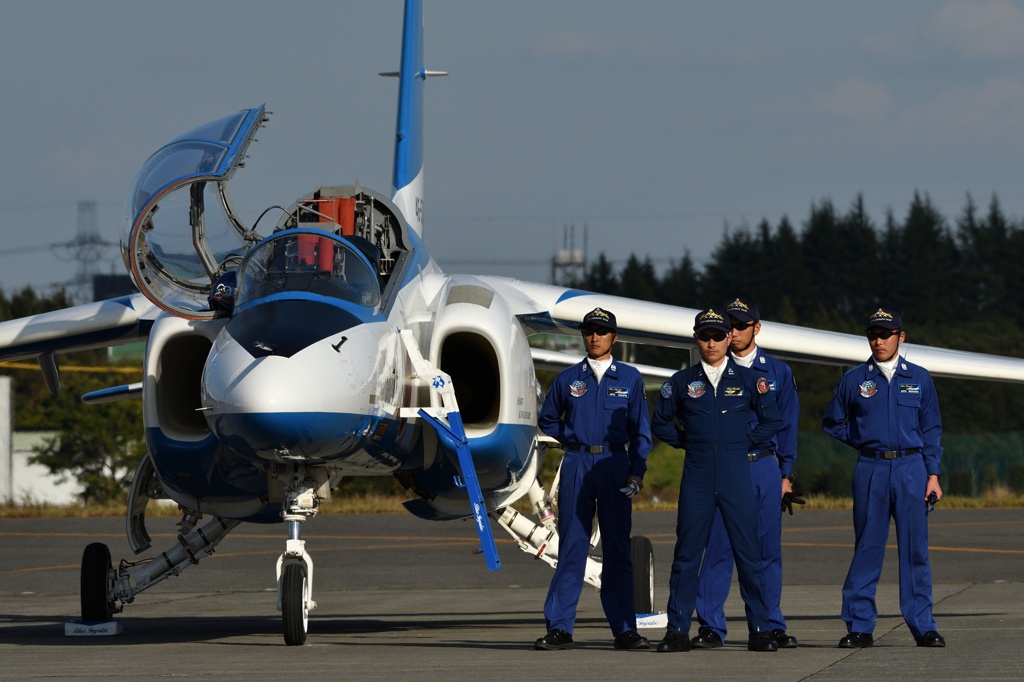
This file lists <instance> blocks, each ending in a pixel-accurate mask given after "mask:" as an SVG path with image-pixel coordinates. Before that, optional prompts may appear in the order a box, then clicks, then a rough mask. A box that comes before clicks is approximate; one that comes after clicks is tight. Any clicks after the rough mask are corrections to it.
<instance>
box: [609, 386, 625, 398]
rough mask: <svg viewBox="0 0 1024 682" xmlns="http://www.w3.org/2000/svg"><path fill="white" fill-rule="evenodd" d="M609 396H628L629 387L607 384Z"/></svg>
mask: <svg viewBox="0 0 1024 682" xmlns="http://www.w3.org/2000/svg"><path fill="white" fill-rule="evenodd" d="M608 397H609V398H629V389H628V388H626V387H625V386H609V387H608Z"/></svg>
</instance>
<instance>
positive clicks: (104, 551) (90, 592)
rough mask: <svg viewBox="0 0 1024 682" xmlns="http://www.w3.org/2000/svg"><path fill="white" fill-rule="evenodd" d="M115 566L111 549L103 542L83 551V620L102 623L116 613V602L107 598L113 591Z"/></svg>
mask: <svg viewBox="0 0 1024 682" xmlns="http://www.w3.org/2000/svg"><path fill="white" fill-rule="evenodd" d="M113 587H114V567H113V566H112V565H111V563H110V549H108V548H107V546H106V545H104V544H103V543H102V542H94V543H92V544H91V545H88V546H87V547H86V548H85V551H84V552H83V553H82V582H81V597H82V621H83V622H85V623H102V622H105V621H108V620H110V618H111V617H112V616H113V615H114V602H113V601H110V600H108V599H107V595H109V594H112V593H113Z"/></svg>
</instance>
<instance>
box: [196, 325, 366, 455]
mask: <svg viewBox="0 0 1024 682" xmlns="http://www.w3.org/2000/svg"><path fill="white" fill-rule="evenodd" d="M323 345H325V346H327V345H329V344H327V343H326V342H325V343H324V344H323ZM327 352H328V353H330V354H331V355H325V354H324V353H323V352H322V351H318V350H317V349H310V350H309V351H308V352H306V353H300V354H296V355H294V356H292V357H279V356H273V355H271V356H267V357H261V358H253V357H252V356H251V355H250V354H249V353H247V352H245V351H244V350H242V349H241V348H240V347H239V345H238V344H231V343H225V344H220V345H219V346H218V348H217V349H216V352H215V353H211V359H210V360H208V362H207V367H206V371H205V373H204V380H203V406H204V412H203V414H204V416H205V417H206V422H207V424H208V425H209V427H210V430H211V431H213V433H214V434H215V435H216V436H217V438H218V439H219V440H221V442H223V443H224V444H225V445H227V446H228V447H230V448H231V449H232V450H234V451H236V452H238V453H240V454H243V455H245V456H248V457H251V458H255V459H259V460H267V461H281V460H282V459H283V460H290V459H308V458H315V459H331V458H335V457H339V456H343V455H344V454H346V453H349V452H351V451H352V450H353V449H355V448H357V447H358V445H359V443H360V441H361V439H362V437H363V435H364V434H365V433H367V432H368V431H370V430H372V429H373V428H374V427H375V426H376V420H375V419H374V417H373V416H372V415H371V414H370V410H369V399H368V390H366V389H365V381H364V380H363V379H362V377H361V371H360V367H362V366H363V365H362V364H361V363H354V362H344V361H342V357H341V356H340V354H339V353H338V352H337V351H335V350H331V349H330V348H328V349H327ZM331 356H333V357H331Z"/></svg>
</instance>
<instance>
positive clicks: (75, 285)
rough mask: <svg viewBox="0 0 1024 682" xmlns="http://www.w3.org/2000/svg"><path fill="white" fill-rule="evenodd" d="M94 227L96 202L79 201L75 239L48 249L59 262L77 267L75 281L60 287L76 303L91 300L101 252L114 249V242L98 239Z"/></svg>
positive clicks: (101, 258) (95, 224) (98, 234)
mask: <svg viewBox="0 0 1024 682" xmlns="http://www.w3.org/2000/svg"><path fill="white" fill-rule="evenodd" d="M97 225H98V220H97V217H96V202H95V201H79V202H78V222H77V230H76V232H75V238H74V239H73V240H71V241H68V242H60V243H57V244H52V245H51V248H52V249H53V253H54V254H55V255H56V256H57V257H58V258H60V259H61V260H64V261H69V262H70V261H74V262H75V263H76V264H77V265H76V268H75V276H74V278H72V279H70V280H67V281H66V282H64V283H63V284H64V286H65V288H66V289H67V290H68V293H70V294H71V297H72V298H73V299H74V301H75V302H76V303H85V302H87V301H92V300H93V295H92V294H93V291H92V284H93V277H94V276H95V275H96V274H98V271H99V268H98V264H99V262H100V261H102V260H103V259H104V249H106V248H108V247H111V246H117V244H116V243H115V242H108V241H106V240H104V239H103V238H101V237H100V233H99V230H98V229H97Z"/></svg>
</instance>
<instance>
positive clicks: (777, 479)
mask: <svg viewBox="0 0 1024 682" xmlns="http://www.w3.org/2000/svg"><path fill="white" fill-rule="evenodd" d="M754 353H755V355H754V363H753V364H752V365H751V367H750V369H752V370H753V371H754V372H755V374H756V375H757V376H763V377H764V378H765V379H766V380H767V381H768V386H769V388H770V389H771V391H772V393H773V394H774V396H775V404H776V405H777V406H778V408H779V415H780V416H781V417H782V428H781V429H779V432H778V433H776V434H775V435H774V436H772V437H771V440H769V441H768V445H767V446H766V447H765V448H764V449H763V450H761V451H760V452H758V453H748V454H757V456H758V460H757V461H756V462H751V463H750V476H751V479H752V481H753V484H754V491H755V494H756V496H757V502H758V508H759V510H760V517H759V518H760V522H761V523H760V531H759V532H758V536H757V539H758V545H759V546H760V548H761V558H762V559H764V581H765V590H766V592H765V601H767V602H768V609H769V611H770V613H771V616H770V618H769V622H770V623H771V629H772V630H782V631H783V632H785V630H786V619H785V618H784V617H783V615H782V607H781V603H782V476H785V475H787V474H791V473H793V461H794V460H795V459H796V432H797V425H798V422H799V420H800V399H799V398H798V397H797V393H796V382H795V381H794V380H793V370H791V369H790V368H789V365H787V364H786V363H784V362H782V361H781V360H778V359H776V358H773V357H772V356H770V355H768V354H767V353H765V352H764V351H763V350H761V349H760V348H757V347H756V346H755V349H754ZM729 357H730V358H731V357H732V353H731V351H730V355H729ZM755 426H757V421H756V420H754V421H753V422H751V424H750V427H751V428H754V427H755ZM732 565H733V554H732V545H730V544H729V535H728V534H727V533H726V532H725V523H723V522H722V512H721V511H720V510H718V509H716V510H715V519H714V521H713V522H712V523H711V536H710V537H709V538H708V547H707V549H706V550H705V551H704V562H703V563H702V564H701V567H700V577H699V578H698V579H697V621H698V622H699V623H700V625H701V627H702V628H709V629H711V630H714V631H715V632H717V633H718V636H719V637H721V638H722V639H723V640H724V639H725V634H726V622H725V600H726V598H728V596H729V587H730V584H731V583H732Z"/></svg>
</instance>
